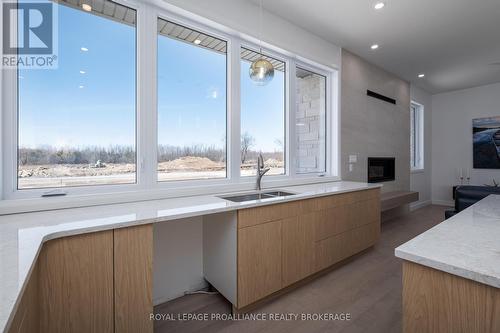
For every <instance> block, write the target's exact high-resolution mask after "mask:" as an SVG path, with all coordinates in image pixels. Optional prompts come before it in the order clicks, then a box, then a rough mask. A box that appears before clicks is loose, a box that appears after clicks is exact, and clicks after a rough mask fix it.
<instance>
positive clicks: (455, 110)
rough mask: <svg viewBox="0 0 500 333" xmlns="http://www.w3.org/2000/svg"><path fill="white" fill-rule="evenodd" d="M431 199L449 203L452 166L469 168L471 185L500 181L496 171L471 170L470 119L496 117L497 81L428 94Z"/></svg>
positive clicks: (499, 90) (499, 110) (498, 113)
mask: <svg viewBox="0 0 500 333" xmlns="http://www.w3.org/2000/svg"><path fill="white" fill-rule="evenodd" d="M432 109H433V110H432V201H433V203H437V204H450V205H451V204H452V186H453V185H455V184H457V183H459V181H458V177H457V172H456V168H469V169H471V170H472V171H471V182H470V183H471V184H473V185H482V184H484V183H489V184H490V183H491V182H492V179H493V178H495V179H496V180H497V181H500V170H485V169H472V161H473V157H472V119H474V118H481V117H489V116H500V83H497V84H491V85H486V86H481V87H476V88H470V89H465V90H459V91H454V92H449V93H443V94H437V95H434V96H432Z"/></svg>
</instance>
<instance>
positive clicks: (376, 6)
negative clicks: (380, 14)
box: [373, 1, 385, 10]
mask: <svg viewBox="0 0 500 333" xmlns="http://www.w3.org/2000/svg"><path fill="white" fill-rule="evenodd" d="M384 7H385V3H384V2H382V1H379V2H376V3H375V5H374V6H373V8H375V9H376V10H379V9H382V8H384Z"/></svg>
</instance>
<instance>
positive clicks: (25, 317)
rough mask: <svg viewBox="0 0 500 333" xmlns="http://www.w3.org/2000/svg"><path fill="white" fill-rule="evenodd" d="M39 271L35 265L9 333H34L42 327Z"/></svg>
mask: <svg viewBox="0 0 500 333" xmlns="http://www.w3.org/2000/svg"><path fill="white" fill-rule="evenodd" d="M39 290H40V288H39V269H38V264H35V267H34V268H33V271H32V272H31V279H30V280H29V281H28V283H27V285H26V289H25V290H24V293H23V296H22V298H21V300H20V302H19V305H18V308H17V311H16V313H15V315H14V318H13V319H12V324H11V326H10V330H9V333H33V332H38V331H39V326H40V297H39Z"/></svg>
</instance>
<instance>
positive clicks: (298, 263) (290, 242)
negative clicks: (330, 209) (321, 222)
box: [282, 212, 322, 287]
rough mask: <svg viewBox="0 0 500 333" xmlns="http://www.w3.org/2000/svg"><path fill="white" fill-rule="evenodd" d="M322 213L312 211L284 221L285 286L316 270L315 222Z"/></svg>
mask: <svg viewBox="0 0 500 333" xmlns="http://www.w3.org/2000/svg"><path fill="white" fill-rule="evenodd" d="M321 215H322V214H320V212H312V213H308V214H303V215H299V216H296V217H292V218H289V219H284V220H283V221H282V230H283V287H286V286H288V285H290V284H292V283H294V282H297V281H299V280H302V279H303V278H305V277H307V276H309V275H311V274H312V273H313V272H314V253H315V242H314V224H315V221H316V220H317V219H318V217H320V216H321Z"/></svg>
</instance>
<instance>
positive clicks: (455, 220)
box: [395, 195, 500, 288]
mask: <svg viewBox="0 0 500 333" xmlns="http://www.w3.org/2000/svg"><path fill="white" fill-rule="evenodd" d="M395 254H396V256H397V257H399V258H401V259H404V260H408V261H411V262H414V263H417V264H420V265H423V266H427V267H431V268H434V269H437V270H440V271H444V272H447V273H450V274H453V275H457V276H460V277H463V278H466V279H470V280H474V281H477V282H480V283H483V284H486V285H489V286H492V287H495V288H500V195H490V196H488V197H486V198H485V199H483V200H481V201H479V202H477V203H476V204H474V205H472V206H471V207H469V208H467V209H466V210H464V211H462V212H460V213H458V214H457V215H455V216H453V217H452V218H449V219H448V220H446V221H444V222H442V223H440V224H438V225H437V226H435V227H434V228H432V229H430V230H428V231H426V232H424V233H423V234H421V235H419V236H417V237H415V238H413V239H412V240H410V241H408V242H406V243H405V244H403V245H401V246H399V247H398V248H396V250H395Z"/></svg>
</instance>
